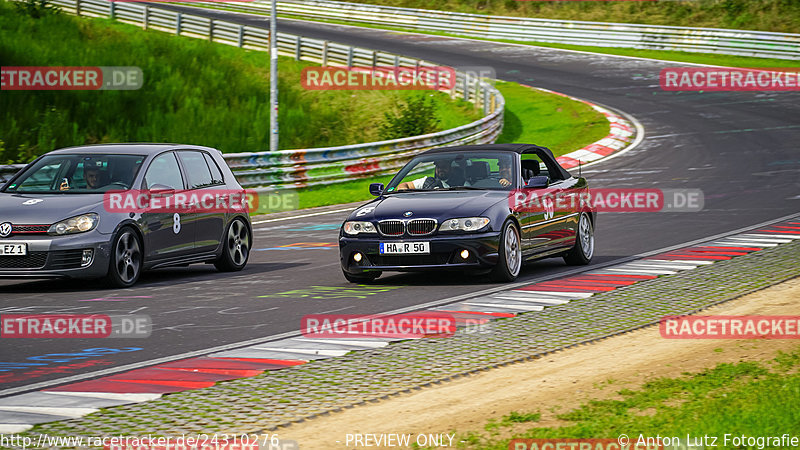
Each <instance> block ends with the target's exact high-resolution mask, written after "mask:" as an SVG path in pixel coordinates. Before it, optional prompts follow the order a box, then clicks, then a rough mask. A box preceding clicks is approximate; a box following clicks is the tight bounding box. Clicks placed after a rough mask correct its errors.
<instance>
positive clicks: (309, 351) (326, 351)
mask: <svg viewBox="0 0 800 450" xmlns="http://www.w3.org/2000/svg"><path fill="white" fill-rule="evenodd" d="M250 348H251V349H253V350H264V351H268V352H283V353H299V354H301V355H321V356H342V355H346V354H348V353H350V352H351V351H352V350H329V349H313V348H279V347H250Z"/></svg>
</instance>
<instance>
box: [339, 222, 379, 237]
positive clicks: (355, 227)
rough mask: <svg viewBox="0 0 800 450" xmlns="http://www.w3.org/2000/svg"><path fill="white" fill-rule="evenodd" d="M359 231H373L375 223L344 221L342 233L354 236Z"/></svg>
mask: <svg viewBox="0 0 800 450" xmlns="http://www.w3.org/2000/svg"><path fill="white" fill-rule="evenodd" d="M360 233H375V225H373V224H372V222H358V221H352V222H345V223H344V234H349V235H351V236H355V235H357V234H360Z"/></svg>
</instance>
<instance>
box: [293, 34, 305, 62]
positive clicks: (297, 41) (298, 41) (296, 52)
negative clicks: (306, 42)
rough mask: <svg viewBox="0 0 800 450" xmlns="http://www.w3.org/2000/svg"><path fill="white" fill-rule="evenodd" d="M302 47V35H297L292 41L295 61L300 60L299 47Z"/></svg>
mask: <svg viewBox="0 0 800 450" xmlns="http://www.w3.org/2000/svg"><path fill="white" fill-rule="evenodd" d="M302 48H303V36H297V39H295V41H294V59H295V61H300V57H301V56H302V54H301V52H300V49H302Z"/></svg>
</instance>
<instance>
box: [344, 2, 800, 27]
mask: <svg viewBox="0 0 800 450" xmlns="http://www.w3.org/2000/svg"><path fill="white" fill-rule="evenodd" d="M344 1H350V2H354V3H371V4H376V5H384V6H399V7H403V8H420V9H438V10H445V11H455V12H462V13H471V14H489V15H496V16H516V17H535V18H542V19H561V20H584V21H591V22H617V23H644V24H650V25H675V26H685V27H706V28H734V29H745V30H762V31H775V32H781V33H797V32H798V30H800V3H798V2H797V1H795V0H683V1H675V0H660V1H659V0H656V1H639V2H596V1H582V2H574V1H567V2H564V1H562V2H537V1H524V0H477V1H476V0H439V1H437V2H436V3H435V4H432V3H431V2H430V1H428V0H344Z"/></svg>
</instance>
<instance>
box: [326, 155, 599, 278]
mask: <svg viewBox="0 0 800 450" xmlns="http://www.w3.org/2000/svg"><path fill="white" fill-rule="evenodd" d="M370 192H371V193H372V194H373V195H375V196H377V198H376V199H374V200H372V201H371V202H369V203H367V204H365V205H362V206H361V207H359V208H357V209H356V210H355V211H353V212H352V213H351V214H350V216H349V217H348V218H347V220H346V221H345V222H344V223H343V224H342V228H341V230H340V233H339V253H340V260H341V266H342V271H343V272H344V276H345V278H346V279H347V280H348V281H350V282H353V283H360V282H365V281H370V280H374V279H376V278H378V277H379V276H380V275H381V274H382V272H384V271H400V272H410V271H427V270H439V269H450V270H459V271H465V272H476V273H478V272H488V273H489V274H490V277H491V278H492V279H493V280H495V281H512V280H514V279H516V278H517V276H519V273H520V269H521V267H522V264H523V262H525V261H529V260H534V259H540V258H546V257H563V258H564V260H565V261H566V262H567V264H574V265H581V264H588V263H589V262H590V261H591V259H592V255H593V253H594V223H595V220H596V211H594V210H593V209H592V208H591V206H590V205H589V204H588V203H586V204H584V203H582V202H580V201H574V199H576V198H582V196H586V195H588V186H587V183H586V180H585V179H583V178H580V177H573V176H572V175H571V174H570V173H569V172H567V171H566V170H564V169H563V168H562V167H561V166H560V165H559V164H558V162H557V161H556V160H555V158H554V156H553V153H552V152H551V151H550V150H549V149H547V148H545V147H540V146H536V145H527V144H502V145H494V144H489V145H474V146H460V147H447V148H438V149H434V150H429V151H427V152H424V153H421V154H419V155H417V156H416V157H414V158H413V159H412V160H411V161H409V162H408V164H406V165H405V166H404V167H403V168H402V169H401V170H400V171H399V172H398V173H397V174H396V175H395V176H394V178H392V180H391V181H390V182H389V184H388V185H387V186H385V187H384V186H383V185H382V184H379V183H375V184H372V185H370ZM565 199H572V200H573V201H567V200H565Z"/></svg>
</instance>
